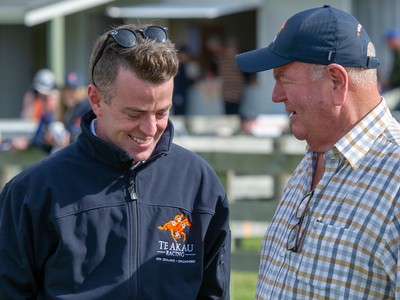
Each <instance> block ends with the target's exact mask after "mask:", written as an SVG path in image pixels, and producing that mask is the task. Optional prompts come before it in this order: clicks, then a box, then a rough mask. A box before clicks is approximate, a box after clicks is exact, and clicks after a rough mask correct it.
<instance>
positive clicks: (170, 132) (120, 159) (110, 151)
mask: <svg viewBox="0 0 400 300" xmlns="http://www.w3.org/2000/svg"><path fill="white" fill-rule="evenodd" d="M95 118H96V115H95V114H94V112H93V111H92V110H91V111H89V112H87V113H86V114H85V115H83V117H82V122H81V129H82V134H81V135H80V136H79V138H78V140H77V143H78V144H80V145H82V146H84V148H85V149H87V151H89V154H90V155H92V156H93V157H94V158H95V159H96V160H101V161H102V162H103V163H105V164H107V165H111V166H120V167H127V166H128V167H131V166H132V164H133V163H134V161H133V158H132V157H131V156H130V155H129V154H128V153H127V152H125V151H123V150H122V149H120V148H118V147H115V146H114V145H112V144H110V143H108V142H106V141H104V140H102V139H101V138H99V137H97V136H95V135H93V134H92V132H91V131H90V124H91V122H92V121H93V120H94V119H95ZM173 136H174V127H173V124H172V122H171V120H168V125H167V128H166V129H165V131H164V133H163V134H162V136H161V138H160V140H159V141H158V143H157V145H156V147H155V149H154V151H153V153H152V154H151V157H150V158H149V160H151V159H153V158H155V157H158V156H160V155H163V154H168V152H169V151H170V147H171V144H172V140H173Z"/></svg>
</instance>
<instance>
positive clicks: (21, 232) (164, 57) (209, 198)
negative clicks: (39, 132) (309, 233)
mask: <svg viewBox="0 0 400 300" xmlns="http://www.w3.org/2000/svg"><path fill="white" fill-rule="evenodd" d="M178 63H179V61H178V58H177V54H176V49H175V47H174V45H173V44H172V43H171V41H170V40H168V39H167V30H166V29H164V28H162V27H159V26H155V25H151V26H140V27H138V26H134V25H124V26H121V27H117V28H115V29H113V30H111V31H109V32H107V33H105V34H103V35H102V36H100V37H99V38H98V39H97V40H96V42H95V45H94V48H93V52H92V55H91V60H90V70H91V71H90V73H91V78H90V82H91V83H90V84H89V86H88V97H89V101H90V104H91V107H92V111H90V112H88V113H87V114H85V115H84V117H83V118H82V122H81V128H82V134H81V135H79V137H78V140H77V141H76V142H75V143H72V144H70V145H69V146H67V147H65V148H64V149H62V150H60V151H58V152H57V153H55V154H54V155H51V156H49V157H48V158H47V159H45V160H43V161H41V162H39V163H37V164H35V165H33V166H31V167H30V168H29V169H28V170H26V171H24V172H22V173H21V174H19V175H18V176H16V177H15V178H14V179H12V180H11V181H10V182H9V183H8V184H7V185H6V186H5V187H4V189H3V191H2V193H1V194H0V253H1V255H0V298H1V299H18V298H24V299H25V298H34V299H43V298H48V299H56V298H74V299H78V298H80V299H86V300H91V299H121V300H122V299H133V298H135V299H229V277H230V275H229V274H230V272H229V269H230V243H231V241H230V229H229V223H228V222H229V210H228V199H227V197H226V193H225V191H224V190H223V188H222V185H221V184H220V182H219V180H218V177H217V175H216V174H215V172H214V171H213V170H212V168H211V167H210V166H209V165H208V164H207V163H206V162H205V161H204V160H203V159H201V158H200V157H199V156H198V155H196V154H194V153H192V152H190V151H188V150H186V149H183V148H181V147H180V146H178V145H175V144H174V143H173V142H172V139H173V125H172V123H171V122H170V120H169V110H170V108H171V106H172V94H173V80H174V79H173V77H174V76H175V75H176V73H177V71H178Z"/></svg>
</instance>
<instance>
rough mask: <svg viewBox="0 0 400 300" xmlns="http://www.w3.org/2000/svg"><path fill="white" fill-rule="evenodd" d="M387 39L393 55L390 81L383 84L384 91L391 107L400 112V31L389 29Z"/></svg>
mask: <svg viewBox="0 0 400 300" xmlns="http://www.w3.org/2000/svg"><path fill="white" fill-rule="evenodd" d="M385 38H386V45H387V47H388V49H389V50H390V52H391V54H392V65H391V69H390V72H389V78H388V80H387V81H386V82H383V84H382V91H383V92H384V94H383V95H384V97H385V99H386V101H387V102H388V105H389V107H390V108H391V109H392V110H400V30H398V29H396V28H391V29H389V30H388V31H387V32H386V36H385Z"/></svg>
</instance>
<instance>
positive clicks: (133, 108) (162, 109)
mask: <svg viewBox="0 0 400 300" xmlns="http://www.w3.org/2000/svg"><path fill="white" fill-rule="evenodd" d="M171 107H172V105H168V106H167V107H164V108H160V109H158V110H157V111H156V112H160V111H168V110H170V109H171ZM124 110H125V111H126V112H136V113H146V112H151V111H150V110H145V109H141V108H138V107H125V108H124Z"/></svg>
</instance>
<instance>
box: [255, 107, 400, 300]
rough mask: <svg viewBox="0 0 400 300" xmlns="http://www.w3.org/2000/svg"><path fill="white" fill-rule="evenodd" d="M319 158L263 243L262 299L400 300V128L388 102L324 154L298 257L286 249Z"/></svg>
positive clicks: (297, 177)
mask: <svg viewBox="0 0 400 300" xmlns="http://www.w3.org/2000/svg"><path fill="white" fill-rule="evenodd" d="M315 163H316V153H315V152H313V151H310V150H309V151H307V154H306V156H305V157H304V158H303V160H302V161H301V162H300V164H299V166H298V167H297V168H296V170H295V171H294V173H293V176H292V177H291V179H290V180H289V181H288V184H287V185H286V188H285V190H284V192H283V197H282V200H281V202H280V204H279V207H278V208H277V210H276V212H275V215H274V217H273V219H272V221H271V225H270V226H269V228H268V230H267V233H266V235H265V238H264V240H263V243H262V251H261V263H260V271H259V279H258V284H257V293H256V299H336V300H337V299H352V300H353V299H400V276H399V275H400V266H399V263H398V258H399V253H400V210H399V209H400V202H399V201H398V200H399V199H400V169H399V168H400V124H399V123H397V121H395V119H394V118H393V117H392V116H391V114H390V112H389V110H388V108H387V106H386V104H385V101H384V100H383V101H382V102H381V103H380V104H379V105H378V106H377V107H376V108H375V109H374V110H373V111H372V112H371V113H369V114H368V115H367V116H366V117H365V118H364V119H363V120H362V121H361V122H360V123H359V124H357V125H356V126H355V127H354V128H353V129H352V130H351V131H350V132H348V133H347V134H346V135H345V136H344V137H343V138H342V139H340V140H339V141H338V142H337V143H336V144H335V145H334V146H333V147H332V148H331V149H329V150H328V151H327V152H326V153H325V171H324V175H323V177H322V179H321V180H320V181H319V183H318V185H317V186H316V188H315V190H314V193H313V195H312V197H311V199H310V202H309V212H308V214H307V215H306V217H305V218H304V221H303V224H302V230H304V234H305V238H304V241H303V243H302V246H301V248H300V251H299V252H291V251H289V250H287V243H288V236H289V231H290V229H291V228H293V226H294V225H295V224H296V221H297V219H296V218H294V217H293V216H294V215H295V214H296V210H297V208H298V206H299V202H300V201H301V199H303V198H304V196H305V195H306V194H307V192H309V190H310V187H311V180H312V175H313V170H314V166H315Z"/></svg>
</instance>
